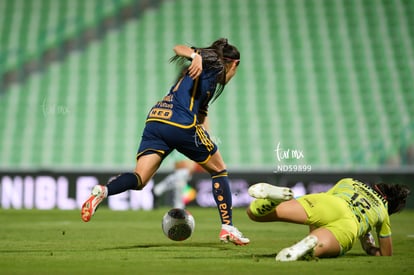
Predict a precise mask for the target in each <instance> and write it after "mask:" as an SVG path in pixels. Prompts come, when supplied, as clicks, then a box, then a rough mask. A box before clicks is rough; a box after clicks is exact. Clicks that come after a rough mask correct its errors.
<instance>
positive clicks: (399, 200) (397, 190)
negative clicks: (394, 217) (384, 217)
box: [373, 183, 410, 215]
mask: <svg viewBox="0 0 414 275" xmlns="http://www.w3.org/2000/svg"><path fill="white" fill-rule="evenodd" d="M373 189H374V190H375V191H376V192H377V193H379V194H380V195H381V196H382V197H383V198H384V199H385V200H386V201H387V202H388V214H389V215H391V214H394V213H397V212H400V211H401V210H403V209H404V207H405V204H406V202H407V197H408V195H409V194H410V189H409V188H408V186H406V185H402V184H386V183H378V184H374V185H373Z"/></svg>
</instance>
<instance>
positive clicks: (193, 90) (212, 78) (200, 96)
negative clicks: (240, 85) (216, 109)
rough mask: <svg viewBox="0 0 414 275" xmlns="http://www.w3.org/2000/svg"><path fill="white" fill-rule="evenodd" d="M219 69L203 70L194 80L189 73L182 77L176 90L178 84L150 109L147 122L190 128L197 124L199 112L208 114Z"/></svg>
mask: <svg viewBox="0 0 414 275" xmlns="http://www.w3.org/2000/svg"><path fill="white" fill-rule="evenodd" d="M218 73H219V71H218V70H217V69H211V70H203V71H202V73H201V75H200V76H199V77H198V78H197V79H196V80H193V79H192V78H191V77H189V76H188V75H187V74H186V75H185V76H184V78H182V80H181V79H180V80H178V81H181V83H180V84H179V87H178V89H177V90H176V91H174V89H175V86H176V84H175V85H174V86H173V87H171V90H170V92H169V93H168V94H167V95H166V96H165V97H164V98H163V99H162V101H158V102H157V103H156V104H155V105H154V106H153V107H152V108H151V110H150V112H149V114H148V116H147V122H150V121H157V122H162V123H167V124H170V125H174V126H177V127H180V128H190V127H193V126H194V125H196V124H197V114H199V113H200V114H204V115H207V112H208V104H209V102H210V100H211V99H212V98H213V95H214V93H215V90H216V86H217V74H218Z"/></svg>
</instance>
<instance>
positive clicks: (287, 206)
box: [247, 199, 308, 224]
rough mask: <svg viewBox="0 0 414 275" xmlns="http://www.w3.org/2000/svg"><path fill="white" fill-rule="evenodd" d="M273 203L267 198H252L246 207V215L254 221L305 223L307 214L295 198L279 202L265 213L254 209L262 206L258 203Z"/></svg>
mask: <svg viewBox="0 0 414 275" xmlns="http://www.w3.org/2000/svg"><path fill="white" fill-rule="evenodd" d="M271 203H274V201H271V200H268V199H257V200H254V201H253V202H252V203H251V204H250V206H249V207H248V208H247V215H248V216H249V218H250V219H251V220H253V221H256V222H290V223H297V224H306V221H307V219H308V216H307V214H306V211H305V209H304V208H303V207H302V205H301V204H300V203H299V202H298V201H297V200H295V199H292V200H289V201H283V202H279V203H278V204H277V205H276V206H275V207H273V209H271V210H269V211H267V212H266V213H259V212H258V211H257V210H256V209H257V208H262V209H263V207H261V206H259V205H260V204H262V205H263V204H269V205H271Z"/></svg>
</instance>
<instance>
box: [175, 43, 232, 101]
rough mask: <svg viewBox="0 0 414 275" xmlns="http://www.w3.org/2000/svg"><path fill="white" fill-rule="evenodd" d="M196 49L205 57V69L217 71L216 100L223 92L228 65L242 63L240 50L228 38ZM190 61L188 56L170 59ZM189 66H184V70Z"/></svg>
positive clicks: (181, 63) (179, 62)
mask: <svg viewBox="0 0 414 275" xmlns="http://www.w3.org/2000/svg"><path fill="white" fill-rule="evenodd" d="M194 49H195V50H196V51H197V52H198V53H199V54H201V56H202V58H203V70H216V71H217V80H216V81H217V88H216V92H215V94H214V97H213V99H212V101H214V100H216V99H217V98H218V97H219V96H220V95H221V93H222V92H223V89H224V86H225V85H226V65H227V64H229V63H231V62H237V65H238V64H239V63H240V52H239V50H238V49H237V48H236V47H235V46H233V45H231V44H229V43H228V40H227V38H220V39H218V40H216V41H214V42H213V44H211V45H210V46H209V47H205V48H196V47H194ZM187 61H188V59H187V58H185V57H182V56H178V55H175V56H173V57H172V58H171V59H170V62H177V63H178V64H180V65H184V64H185V63H186V62H187ZM186 68H188V66H186V67H184V68H183V70H185V69H186Z"/></svg>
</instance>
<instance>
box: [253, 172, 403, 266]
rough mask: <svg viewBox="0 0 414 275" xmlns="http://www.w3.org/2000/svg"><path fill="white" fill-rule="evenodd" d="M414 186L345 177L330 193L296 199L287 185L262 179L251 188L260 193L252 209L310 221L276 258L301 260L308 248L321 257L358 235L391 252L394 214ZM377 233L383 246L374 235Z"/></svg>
mask: <svg viewBox="0 0 414 275" xmlns="http://www.w3.org/2000/svg"><path fill="white" fill-rule="evenodd" d="M409 193H410V190H409V189H408V187H406V186H404V185H399V184H396V185H392V184H384V183H380V184H374V185H373V186H372V187H370V186H368V185H366V184H365V183H362V182H360V181H357V180H354V179H351V178H345V179H342V180H340V181H339V182H338V183H337V184H336V185H335V186H333V187H332V188H331V189H330V190H328V191H327V192H325V193H318V194H308V195H305V196H302V197H299V198H298V199H293V192H292V191H291V190H290V189H289V188H287V187H277V186H273V185H270V184H267V183H258V184H255V185H252V186H251V187H250V188H249V194H250V195H251V196H252V197H254V198H256V200H254V201H253V202H252V203H251V204H250V206H249V208H248V209H247V215H248V216H249V217H250V219H252V220H253V221H257V222H272V221H283V222H291V223H298V224H306V225H309V230H310V233H309V235H308V236H307V237H306V238H304V239H303V240H301V241H300V242H298V243H297V244H295V245H293V246H291V247H288V248H285V249H282V250H281V251H280V252H279V253H278V254H277V256H276V261H283V262H284V261H296V260H298V259H300V258H301V257H302V256H304V255H305V254H307V253H309V252H312V250H313V252H314V256H316V257H336V256H339V255H343V254H345V252H347V251H349V250H350V249H351V248H352V246H353V244H354V243H355V241H356V240H357V239H359V240H360V241H361V244H362V247H363V249H364V250H365V252H366V253H367V254H369V255H374V256H391V255H392V240H391V227H390V218H389V215H391V214H394V213H397V212H399V211H401V210H402V209H403V208H404V207H405V203H406V199H407V196H408V195H409ZM374 229H375V231H376V233H377V237H378V241H379V247H377V246H375V240H374V238H373V237H372V235H371V231H372V230H374Z"/></svg>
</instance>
